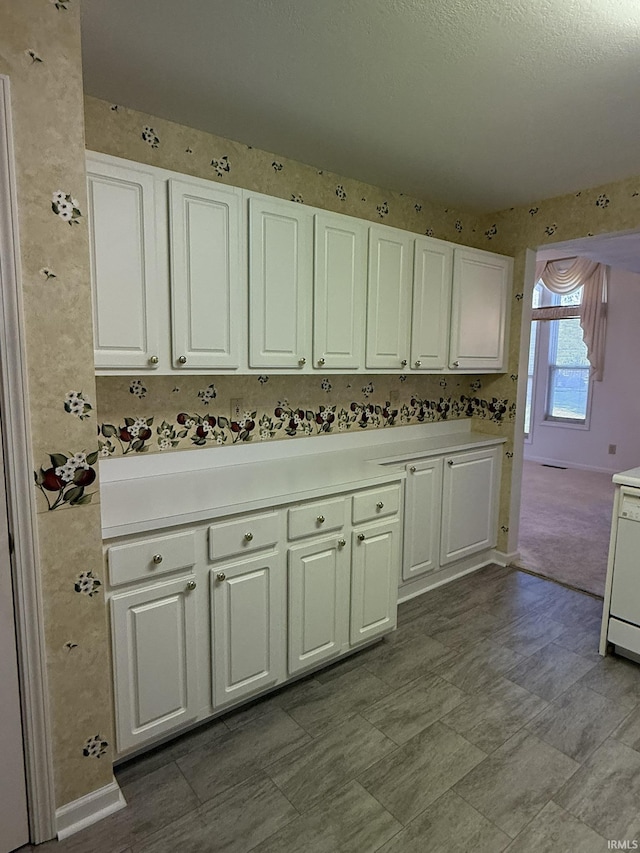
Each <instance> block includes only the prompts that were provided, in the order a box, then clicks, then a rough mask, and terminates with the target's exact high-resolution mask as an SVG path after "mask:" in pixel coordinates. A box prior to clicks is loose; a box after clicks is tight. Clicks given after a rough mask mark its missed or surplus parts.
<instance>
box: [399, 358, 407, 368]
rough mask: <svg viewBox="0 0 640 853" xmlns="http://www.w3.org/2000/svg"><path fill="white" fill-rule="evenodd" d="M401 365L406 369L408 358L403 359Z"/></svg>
mask: <svg viewBox="0 0 640 853" xmlns="http://www.w3.org/2000/svg"><path fill="white" fill-rule="evenodd" d="M400 365H401V366H402V367H406V366H407V359H406V358H403V359H402V361H401V362H400Z"/></svg>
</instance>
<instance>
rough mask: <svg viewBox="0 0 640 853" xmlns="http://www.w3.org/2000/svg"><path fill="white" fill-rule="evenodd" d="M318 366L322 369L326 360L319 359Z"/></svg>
mask: <svg viewBox="0 0 640 853" xmlns="http://www.w3.org/2000/svg"><path fill="white" fill-rule="evenodd" d="M318 365H319V366H320V367H322V366H323V365H324V358H319V359H318Z"/></svg>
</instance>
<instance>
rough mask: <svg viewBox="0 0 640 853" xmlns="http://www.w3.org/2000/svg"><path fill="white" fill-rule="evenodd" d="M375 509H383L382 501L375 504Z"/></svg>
mask: <svg viewBox="0 0 640 853" xmlns="http://www.w3.org/2000/svg"><path fill="white" fill-rule="evenodd" d="M376 509H384V504H383V503H382V501H378V503H377V504H376Z"/></svg>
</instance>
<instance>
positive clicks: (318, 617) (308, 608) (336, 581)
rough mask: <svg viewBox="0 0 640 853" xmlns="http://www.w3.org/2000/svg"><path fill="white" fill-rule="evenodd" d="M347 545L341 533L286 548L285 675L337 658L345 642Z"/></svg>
mask: <svg viewBox="0 0 640 853" xmlns="http://www.w3.org/2000/svg"><path fill="white" fill-rule="evenodd" d="M350 568H351V567H350V561H349V548H348V543H347V541H346V540H345V539H344V538H342V537H341V536H333V537H330V538H327V537H325V538H323V539H320V540H317V539H316V540H314V541H312V542H309V543H307V544H305V545H294V546H293V547H291V548H290V549H289V619H288V628H289V661H288V663H289V673H290V674H291V675H293V674H295V673H297V672H301V671H303V670H305V669H309V668H310V667H312V666H317V665H318V664H321V663H323V662H324V661H326V660H330V659H331V658H334V657H336V656H337V655H339V654H340V653H341V652H343V651H344V650H345V649H346V648H347V647H348V645H349V594H350V588H351V579H350Z"/></svg>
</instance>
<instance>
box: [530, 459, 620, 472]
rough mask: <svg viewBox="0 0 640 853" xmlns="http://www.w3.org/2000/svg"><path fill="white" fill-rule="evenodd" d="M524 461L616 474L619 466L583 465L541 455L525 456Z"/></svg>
mask: <svg viewBox="0 0 640 853" xmlns="http://www.w3.org/2000/svg"><path fill="white" fill-rule="evenodd" d="M524 461H525V462H536V463H537V464H538V465H551V466H552V467H554V468H577V469H578V471H595V472H596V473H597V474H611V475H612V476H613V474H617V473H618V471H619V470H620V468H597V467H595V466H594V465H583V464H582V463H580V462H564V461H563V460H562V459H545V458H544V457H543V456H526V455H525V457H524Z"/></svg>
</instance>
